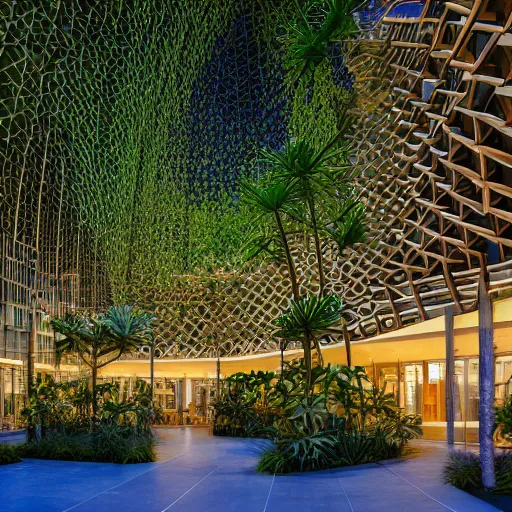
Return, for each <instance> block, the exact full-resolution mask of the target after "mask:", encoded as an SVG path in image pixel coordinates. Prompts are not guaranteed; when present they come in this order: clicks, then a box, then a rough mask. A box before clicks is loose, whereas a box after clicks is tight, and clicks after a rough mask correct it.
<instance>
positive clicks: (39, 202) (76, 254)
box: [0, 0, 512, 357]
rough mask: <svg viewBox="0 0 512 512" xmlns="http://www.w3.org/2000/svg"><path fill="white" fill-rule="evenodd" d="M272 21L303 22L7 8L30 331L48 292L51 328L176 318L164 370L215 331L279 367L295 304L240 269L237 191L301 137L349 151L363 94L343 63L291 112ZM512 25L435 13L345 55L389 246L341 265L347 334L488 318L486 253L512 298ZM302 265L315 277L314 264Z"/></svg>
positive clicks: (16, 271) (226, 7)
mask: <svg viewBox="0 0 512 512" xmlns="http://www.w3.org/2000/svg"><path fill="white" fill-rule="evenodd" d="M280 4H282V5H281V6H280ZM276 7H279V8H281V7H282V9H285V8H289V4H288V3H287V2H282V3H281V2H277V1H271V0H268V2H266V1H264V0H253V1H250V2H247V1H239V0H223V1H219V2H197V1H194V0H187V1H182V2H176V1H174V0H130V1H128V2H126V1H121V0H111V1H109V2H93V1H89V2H85V1H84V2H75V1H71V0H68V1H54V2H41V3H37V4H36V5H34V3H33V2H28V1H17V2H11V1H9V2H3V3H2V4H1V5H0V40H1V47H0V84H1V90H2V95H1V97H0V158H1V159H2V175H1V178H0V199H1V212H2V215H1V219H0V226H1V229H0V230H1V233H2V246H1V254H0V256H1V258H2V268H1V275H0V278H1V279H2V281H3V286H2V290H3V291H2V298H1V300H2V302H3V307H4V309H5V310H6V311H7V309H6V308H11V309H12V308H14V309H13V311H14V310H19V311H21V312H22V316H23V315H24V320H21V323H23V322H26V321H27V318H28V315H29V310H30V300H31V299H30V296H31V294H32V292H33V290H34V289H35V290H37V292H38V294H39V299H40V300H39V309H47V310H49V311H50V312H53V313H61V312H62V311H63V310H65V309H66V308H69V307H73V308H74V307H101V306H102V305H104V304H105V303H107V302H109V301H111V300H128V301H137V302H139V303H141V304H144V305H146V306H147V307H149V308H153V309H155V311H157V312H158V313H159V314H160V315H161V317H162V322H161V326H160V331H159V335H160V337H159V339H160V343H161V345H160V349H159V350H160V353H161V355H163V356H165V355H167V356H168V355H172V356H174V357H176V356H186V357H194V356H199V355H201V356H205V355H212V354H214V353H216V349H215V347H212V346H210V345H209V343H208V342H207V341H205V339H207V338H208V336H209V333H211V331H212V324H213V323H216V325H217V326H220V328H221V329H222V330H223V332H224V336H223V337H222V342H221V343H222V351H223V353H224V354H226V355H234V354H247V353H253V352H256V351H261V350H266V349H269V348H275V346H276V345H275V342H274V341H273V340H272V339H271V337H270V335H269V329H268V324H269V322H270V320H271V317H272V315H274V313H275V314H277V311H278V310H279V307H280V306H282V305H283V304H285V303H286V301H287V297H286V288H285V287H284V286H282V280H283V275H282V273H281V270H280V269H279V268H277V267H275V266H272V265H270V266H268V267H267V266H263V267H261V268H256V269H255V268H252V269H249V268H246V267H243V268H242V266H241V258H240V245H241V243H242V240H243V236H242V234H243V231H244V229H245V228H246V222H247V221H246V218H247V217H246V216H245V213H244V211H243V210H241V209H240V208H239V206H238V204H237V201H236V200H237V192H236V188H237V182H238V180H239V178H240V176H241V175H243V174H250V173H258V172H260V169H259V166H258V164H257V161H256V160H255V158H254V157H255V155H256V154H257V150H258V148H260V147H269V146H270V147H275V148H278V147H280V146H282V144H283V142H284V140H285V139H286V138H287V137H288V135H289V133H290V132H291V133H292V134H294V135H297V134H299V135H303V134H308V136H309V138H310V139H311V140H312V141H313V142H314V143H315V144H320V143H321V141H322V140H326V139H328V138H329V137H330V136H332V133H333V130H335V128H336V123H337V114H338V111H339V109H340V107H341V106H342V105H344V104H345V103H346V101H347V97H348V93H347V90H346V87H345V86H346V85H347V84H350V82H351V80H352V77H351V76H350V74H349V73H347V72H346V70H345V68H344V66H343V65H340V55H339V51H338V48H339V45H333V46H332V48H330V51H331V55H330V58H329V60H328V61H326V62H324V63H323V64H322V65H321V66H319V67H318V69H317V71H316V72H315V76H314V79H313V81H312V82H311V83H309V84H306V85H305V86H304V87H303V88H302V89H300V90H298V91H296V92H295V93H294V94H291V93H290V89H289V87H287V86H286V73H285V71H284V70H283V65H282V62H283V60H282V54H283V51H284V50H283V47H282V46H281V44H280V40H279V39H278V37H277V36H278V35H279V34H278V33H277V31H276V30H277V29H276V27H277V26H278V24H277V23H276V15H275V8H276ZM510 8H511V6H510V4H509V3H507V2H506V1H505V0H497V1H495V2H479V1H478V2H474V3H472V2H462V1H461V2H454V3H451V4H450V3H448V4H444V3H442V2H431V3H428V5H427V6H426V8H425V10H424V13H423V15H422V16H421V18H419V19H416V20H404V19H392V18H390V19H385V20H384V22H383V23H381V24H380V25H379V26H378V27H376V28H374V29H372V34H371V35H372V37H373V39H371V40H368V38H366V37H363V38H362V39H360V40H358V41H355V42H354V41H353V42H351V43H350V44H348V45H346V51H347V52H348V53H349V54H350V59H349V61H350V65H351V69H352V70H353V71H354V73H355V75H356V79H357V82H356V89H357V91H358V103H357V107H356V108H355V109H354V113H355V114H356V117H357V119H358V121H357V125H356V129H355V131H354V135H353V140H354V146H353V148H354V153H353V161H354V177H355V179H356V180H357V183H358V186H359V187H360V190H361V191H362V193H363V198H364V200H365V202H366V204H367V206H368V212H369V216H370V218H371V221H372V223H373V224H372V229H373V234H372V242H371V243H370V244H369V245H367V246H364V247H363V246H361V247H359V248H357V249H355V250H353V251H350V252H348V253H347V254H343V255H341V256H340V255H338V254H336V253H335V252H334V251H332V250H331V248H330V247H328V246H326V247H325V252H326V258H327V260H328V261H329V262H330V263H329V266H330V268H329V272H328V274H329V275H328V277H329V280H330V285H329V286H330V287H331V289H332V290H333V291H336V292H337V293H340V294H341V295H342V296H343V297H344V300H345V301H346V318H347V321H348V328H349V332H350V334H351V336H352V337H365V336H368V335H373V334H377V333H379V332H383V331H386V330H390V329H394V328H397V327H399V326H401V325H404V324H407V323H410V322H415V321H418V320H423V319H426V318H429V317H431V316H433V315H437V314H440V313H441V311H442V308H444V307H445V306H446V305H448V304H452V303H453V304H454V305H455V307H456V308H458V310H459V311H465V310H470V309H472V308H474V307H475V299H476V279H477V275H478V271H479V267H480V265H481V261H482V254H485V253H488V254H489V261H490V262H491V263H494V267H493V268H494V270H495V272H494V273H493V280H494V282H493V287H494V288H493V289H494V292H495V293H496V294H497V293H501V290H503V289H506V288H507V287H508V286H509V285H510V275H509V274H507V269H508V268H510V260H511V246H512V242H511V239H512V233H511V228H510V222H511V220H512V219H511V214H510V212H511V211H512V205H511V197H512V188H511V187H512V183H511V181H510V176H511V172H512V171H511V169H512V160H511V157H510V150H511V143H510V135H511V133H510V128H509V124H510V121H511V117H510V116H511V104H510V97H511V94H510V91H509V88H510V87H509V77H510V69H511V68H510V65H511V60H512V58H511V53H510V45H511V43H510V33H509V29H510ZM282 9H281V12H285V13H286V12H287V11H282ZM488 242H490V244H489V243H488ZM306 247H307V244H306ZM296 251H297V252H296V254H297V255H298V254H299V253H301V254H302V256H301V261H302V264H301V268H302V272H304V273H306V274H308V273H310V270H311V267H312V266H314V258H312V257H311V258H310V257H309V256H308V255H307V251H306V253H304V252H302V251H304V244H303V243H301V244H300V246H297V248H296ZM187 276H190V277H187ZM311 286H312V287H313V288H314V287H315V286H316V283H314V282H313V283H311ZM274 316H275V315H274Z"/></svg>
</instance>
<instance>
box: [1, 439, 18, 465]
mask: <svg viewBox="0 0 512 512" xmlns="http://www.w3.org/2000/svg"><path fill="white" fill-rule="evenodd" d="M15 462H21V450H20V448H19V447H18V446H16V445H10V444H2V443H0V466H3V465H6V464H14V463H15Z"/></svg>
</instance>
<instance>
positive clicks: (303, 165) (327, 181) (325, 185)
mask: <svg viewBox="0 0 512 512" xmlns="http://www.w3.org/2000/svg"><path fill="white" fill-rule="evenodd" d="M338 135H339V134H338ZM338 135H336V137H334V138H333V139H332V140H331V141H330V142H329V143H328V144H326V145H325V146H324V147H323V148H322V149H321V150H316V149H314V148H313V147H311V146H310V145H309V144H307V143H306V142H305V141H303V140H298V141H295V142H290V141H289V142H288V143H287V144H286V146H285V148H284V150H283V151H274V150H270V151H263V160H264V162H265V163H267V164H268V165H269V166H270V167H271V169H272V176H273V179H274V180H275V181H276V182H277V183H281V182H282V183H284V184H287V183H296V191H297V193H296V194H295V201H294V203H295V204H294V206H295V210H294V211H293V213H292V211H291V210H290V209H289V210H288V214H289V215H294V216H295V219H296V220H299V222H300V223H301V224H303V225H306V226H308V227H310V229H311V231H312V234H313V239H314V242H315V252H316V258H317V263H318V279H319V285H320V291H319V295H320V296H322V295H323V294H324V291H325V272H324V264H323V254H322V245H321V241H320V229H321V226H322V219H321V218H320V215H319V209H320V208H321V207H322V204H323V203H325V202H326V201H327V202H328V201H330V200H332V199H333V196H334V192H335V190H336V187H335V183H334V177H335V175H336V173H334V172H333V170H332V167H331V166H330V163H331V162H332V160H333V159H334V158H335V157H337V156H339V155H340V153H342V152H343V151H344V148H340V147H339V146H336V145H335V144H336V142H337V140H338ZM304 210H305V211H304Z"/></svg>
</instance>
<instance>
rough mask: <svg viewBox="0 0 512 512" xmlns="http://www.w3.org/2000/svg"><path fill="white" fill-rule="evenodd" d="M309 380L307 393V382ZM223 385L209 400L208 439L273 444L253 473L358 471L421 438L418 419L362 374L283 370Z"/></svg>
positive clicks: (300, 367)
mask: <svg viewBox="0 0 512 512" xmlns="http://www.w3.org/2000/svg"><path fill="white" fill-rule="evenodd" d="M308 375H311V377H312V378H311V384H310V385H309V389H310V391H309V392H308V393H306V392H305V389H306V388H307V387H308V384H307V383H306V380H307V376H308ZM276 377H277V376H276V375H275V374H274V373H272V372H269V373H268V374H267V375H265V372H258V373H255V372H251V373H250V374H243V373H238V374H235V375H232V376H231V377H229V378H227V379H225V381H224V385H223V390H222V394H221V396H220V398H219V399H218V400H217V401H216V403H215V405H214V409H215V411H216V416H215V425H214V434H215V435H231V436H237V437H238V436H244V437H264V438H267V439H272V440H273V441H274V442H275V445H274V447H273V448H272V449H270V450H268V451H266V452H265V453H264V454H263V456H262V458H261V460H260V463H259V465H258V468H259V470H260V471H269V472H273V473H288V472H291V471H309V470H315V469H324V468H329V467H338V466H345V465H354V464H361V463H364V462H370V461H378V460H382V459H389V458H393V457H397V456H399V455H400V454H401V453H402V452H403V449H404V447H405V445H406V444H407V442H408V441H409V440H411V439H415V438H417V437H420V436H421V427H420V423H421V420H420V418H419V416H414V415H403V413H402V411H401V410H400V409H399V407H398V406H397V404H396V402H395V400H394V397H393V396H392V395H391V394H389V393H386V391H385V387H386V386H385V385H384V386H383V387H378V386H375V385H374V384H373V383H372V382H371V381H370V380H369V379H368V377H367V375H366V372H365V369H364V368H363V367H355V368H349V367H346V366H342V367H331V366H327V367H320V366H317V367H315V368H312V370H311V373H310V374H309V372H308V370H307V369H306V366H305V364H304V363H303V362H299V361H294V362H291V363H286V364H285V365H284V371H283V373H282V375H281V376H280V378H279V379H277V378H276Z"/></svg>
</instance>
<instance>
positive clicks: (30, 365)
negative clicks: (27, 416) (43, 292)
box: [13, 290, 37, 442]
mask: <svg viewBox="0 0 512 512" xmlns="http://www.w3.org/2000/svg"><path fill="white" fill-rule="evenodd" d="M31 302H32V304H31V314H32V322H31V326H30V337H29V340H28V347H27V400H28V402H29V403H30V399H31V398H32V394H33V391H34V373H35V366H36V365H35V358H36V346H37V291H35V290H34V291H33V292H32V298H31ZM13 390H14V382H13ZM13 403H14V402H13ZM35 437H36V433H35V431H34V426H33V425H32V423H31V422H29V425H28V427H27V441H28V442H30V441H33V440H34V439H35Z"/></svg>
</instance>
